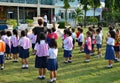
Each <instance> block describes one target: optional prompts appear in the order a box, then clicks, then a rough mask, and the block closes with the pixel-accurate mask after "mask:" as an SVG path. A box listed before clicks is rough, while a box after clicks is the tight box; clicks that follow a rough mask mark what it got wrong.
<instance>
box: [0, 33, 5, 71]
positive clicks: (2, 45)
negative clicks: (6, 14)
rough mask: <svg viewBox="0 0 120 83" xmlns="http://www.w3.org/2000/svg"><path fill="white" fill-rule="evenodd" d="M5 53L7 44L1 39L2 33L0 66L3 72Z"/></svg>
mask: <svg viewBox="0 0 120 83" xmlns="http://www.w3.org/2000/svg"><path fill="white" fill-rule="evenodd" d="M4 53H5V43H4V41H3V40H2V39H1V33H0V66H1V70H3V69H4V56H5V54H4Z"/></svg>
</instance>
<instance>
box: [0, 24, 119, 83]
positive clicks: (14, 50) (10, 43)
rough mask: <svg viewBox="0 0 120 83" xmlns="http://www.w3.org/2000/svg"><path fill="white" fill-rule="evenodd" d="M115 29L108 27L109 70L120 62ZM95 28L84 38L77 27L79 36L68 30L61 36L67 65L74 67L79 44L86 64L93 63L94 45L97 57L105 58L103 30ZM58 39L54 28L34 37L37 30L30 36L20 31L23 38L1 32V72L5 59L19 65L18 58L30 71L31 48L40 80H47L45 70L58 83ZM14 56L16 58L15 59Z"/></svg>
mask: <svg viewBox="0 0 120 83" xmlns="http://www.w3.org/2000/svg"><path fill="white" fill-rule="evenodd" d="M113 28H114V27H113V26H109V31H108V33H107V37H106V38H105V39H106V44H107V45H106V52H105V59H106V60H108V66H107V68H112V61H113V60H114V61H115V62H119V59H120V54H119V53H120V25H119V27H118V29H117V30H116V31H115V30H114V29H113ZM95 29H96V28H94V27H89V28H88V31H85V32H86V34H85V35H84V34H83V32H84V31H83V28H81V27H78V28H77V33H76V32H75V29H74V28H72V29H65V30H64V34H63V36H62V40H63V42H62V47H63V49H64V54H63V56H64V58H65V61H64V63H65V64H67V63H72V50H73V49H74V48H75V42H76V41H77V43H78V46H79V47H80V53H82V52H84V53H85V54H86V58H85V62H89V61H90V57H91V56H92V55H94V52H95V45H96V47H97V57H98V58H100V57H101V56H102V53H101V48H102V44H103V32H102V27H101V26H99V27H98V28H97V29H96V30H95ZM57 39H58V35H57V33H56V30H55V28H52V29H48V30H47V33H43V32H41V33H40V34H38V35H35V34H34V29H33V30H32V33H31V34H28V33H27V31H25V30H23V31H21V34H20V36H19V35H18V31H17V30H16V29H14V30H13V31H12V33H11V32H10V31H7V32H6V31H1V32H0V64H1V70H3V69H4V60H5V59H4V56H6V59H11V58H12V57H13V62H18V54H19V57H20V58H21V60H22V69H28V67H29V65H28V58H29V49H30V48H31V47H32V54H35V55H36V58H35V68H38V72H39V76H38V78H39V79H45V75H46V68H47V69H48V70H49V71H50V81H49V82H50V83H53V82H54V81H56V77H57V72H56V71H57V69H58V62H57V55H58V48H57V42H56V40H57ZM12 54H13V56H12Z"/></svg>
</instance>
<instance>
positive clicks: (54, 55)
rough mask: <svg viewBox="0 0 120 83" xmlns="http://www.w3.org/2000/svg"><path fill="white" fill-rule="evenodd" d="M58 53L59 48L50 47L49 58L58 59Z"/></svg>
mask: <svg viewBox="0 0 120 83" xmlns="http://www.w3.org/2000/svg"><path fill="white" fill-rule="evenodd" d="M57 55H58V49H55V48H49V50H48V56H49V59H56V58H57Z"/></svg>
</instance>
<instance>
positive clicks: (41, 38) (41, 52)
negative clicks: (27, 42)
mask: <svg viewBox="0 0 120 83" xmlns="http://www.w3.org/2000/svg"><path fill="white" fill-rule="evenodd" d="M45 40H46V37H45V34H44V33H40V34H38V40H37V43H36V45H35V48H34V49H35V51H36V59H35V68H38V72H39V76H38V79H41V80H42V79H45V75H46V68H47V53H48V44H47V43H46V41H45Z"/></svg>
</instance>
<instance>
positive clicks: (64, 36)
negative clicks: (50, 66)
mask: <svg viewBox="0 0 120 83" xmlns="http://www.w3.org/2000/svg"><path fill="white" fill-rule="evenodd" d="M66 32H67V30H66V29H64V34H63V35H62V48H64V44H63V42H64V40H65V39H66V37H67V35H66Z"/></svg>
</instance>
